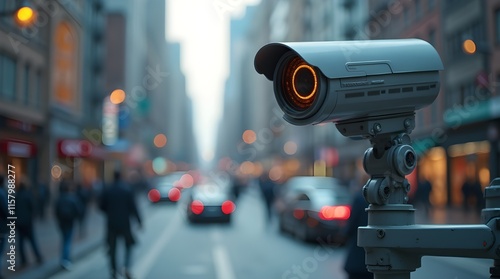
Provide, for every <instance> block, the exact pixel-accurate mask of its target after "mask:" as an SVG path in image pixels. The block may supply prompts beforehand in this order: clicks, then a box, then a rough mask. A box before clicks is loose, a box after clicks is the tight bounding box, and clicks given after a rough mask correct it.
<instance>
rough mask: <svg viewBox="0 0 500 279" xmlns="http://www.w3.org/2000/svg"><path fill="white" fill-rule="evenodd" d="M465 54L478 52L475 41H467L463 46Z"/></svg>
mask: <svg viewBox="0 0 500 279" xmlns="http://www.w3.org/2000/svg"><path fill="white" fill-rule="evenodd" d="M462 47H463V49H464V52H465V53H467V54H474V53H475V52H476V49H477V48H476V43H475V42H474V41H473V40H470V39H469V40H465V41H464V43H463V45H462Z"/></svg>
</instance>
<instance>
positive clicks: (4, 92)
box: [0, 54, 16, 100]
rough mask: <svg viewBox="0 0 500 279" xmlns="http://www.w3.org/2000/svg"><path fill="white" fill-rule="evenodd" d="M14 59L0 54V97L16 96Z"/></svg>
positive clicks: (11, 97)
mask: <svg viewBox="0 0 500 279" xmlns="http://www.w3.org/2000/svg"><path fill="white" fill-rule="evenodd" d="M15 92H16V61H15V60H14V59H13V58H11V57H9V56H6V55H3V54H0V97H1V98H2V99H5V100H14V97H15V96H16V94H15Z"/></svg>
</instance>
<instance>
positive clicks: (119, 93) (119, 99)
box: [109, 89, 127, 105]
mask: <svg viewBox="0 0 500 279" xmlns="http://www.w3.org/2000/svg"><path fill="white" fill-rule="evenodd" d="M126 95H127V94H125V91H123V90H122V89H115V90H113V92H111V95H109V100H110V101H111V103H113V104H115V105H118V104H121V103H123V101H125V97H126Z"/></svg>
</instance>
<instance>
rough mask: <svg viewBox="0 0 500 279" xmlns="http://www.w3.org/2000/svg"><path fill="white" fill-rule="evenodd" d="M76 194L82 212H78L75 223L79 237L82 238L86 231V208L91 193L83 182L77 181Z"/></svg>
mask: <svg viewBox="0 0 500 279" xmlns="http://www.w3.org/2000/svg"><path fill="white" fill-rule="evenodd" d="M76 196H77V197H78V199H79V200H80V204H81V205H82V214H80V216H79V218H78V220H77V223H78V229H79V230H78V236H79V237H80V238H83V237H84V236H85V233H86V226H87V224H86V223H87V209H88V207H89V203H90V198H91V196H92V193H91V191H90V188H89V187H87V186H84V185H83V183H77V184H76Z"/></svg>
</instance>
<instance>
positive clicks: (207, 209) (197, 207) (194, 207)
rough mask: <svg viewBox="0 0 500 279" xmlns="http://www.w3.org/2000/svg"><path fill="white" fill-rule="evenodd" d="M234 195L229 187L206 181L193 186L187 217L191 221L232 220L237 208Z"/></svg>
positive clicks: (227, 221)
mask: <svg viewBox="0 0 500 279" xmlns="http://www.w3.org/2000/svg"><path fill="white" fill-rule="evenodd" d="M233 200H234V199H233V196H232V195H231V192H230V190H229V189H228V188H227V187H223V186H220V185H217V184H216V183H213V182H206V183H203V184H199V185H196V186H194V187H193V188H191V192H190V195H189V198H188V203H187V218H188V220H189V221H190V222H225V223H229V222H230V221H231V215H232V214H233V212H234V210H235V209H236V205H235V204H234V202H233Z"/></svg>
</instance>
